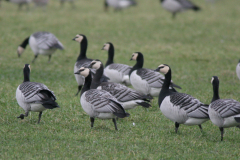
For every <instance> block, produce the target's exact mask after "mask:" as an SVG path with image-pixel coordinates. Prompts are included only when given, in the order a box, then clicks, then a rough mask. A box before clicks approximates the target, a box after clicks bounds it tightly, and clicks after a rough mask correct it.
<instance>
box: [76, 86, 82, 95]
mask: <svg viewBox="0 0 240 160" xmlns="http://www.w3.org/2000/svg"><path fill="white" fill-rule="evenodd" d="M81 89H82V86H78V92H77V93H76V94H75V96H77V95H78V93H79V92H80V91H81Z"/></svg>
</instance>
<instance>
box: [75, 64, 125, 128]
mask: <svg viewBox="0 0 240 160" xmlns="http://www.w3.org/2000/svg"><path fill="white" fill-rule="evenodd" d="M75 74H81V75H82V76H84V77H85V83H84V86H83V89H82V91H81V95H80V103H81V105H82V108H83V110H84V111H85V112H86V113H87V114H88V115H89V116H90V121H91V127H93V124H94V119H95V118H99V119H112V121H113V123H114V126H115V129H116V130H118V129H117V124H116V119H115V118H116V117H119V118H124V117H128V116H129V114H128V113H126V112H125V110H124V108H123V107H122V105H121V104H120V102H118V100H117V99H116V98H115V97H113V96H112V95H111V94H110V93H108V92H107V91H104V90H98V89H90V86H91V83H92V75H91V71H90V69H88V68H84V67H81V68H80V69H79V70H78V71H77V72H75Z"/></svg>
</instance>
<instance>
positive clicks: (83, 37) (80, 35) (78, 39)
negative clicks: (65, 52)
mask: <svg viewBox="0 0 240 160" xmlns="http://www.w3.org/2000/svg"><path fill="white" fill-rule="evenodd" d="M86 39H87V38H86V36H85V35H84V34H77V35H76V36H75V37H74V38H73V39H72V40H74V41H77V42H79V43H81V42H82V41H83V40H86Z"/></svg>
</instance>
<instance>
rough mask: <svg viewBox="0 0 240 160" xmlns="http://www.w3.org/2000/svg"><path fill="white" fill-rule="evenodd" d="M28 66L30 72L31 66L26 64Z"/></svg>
mask: <svg viewBox="0 0 240 160" xmlns="http://www.w3.org/2000/svg"><path fill="white" fill-rule="evenodd" d="M28 68H29V69H30V72H31V67H30V64H29V65H28Z"/></svg>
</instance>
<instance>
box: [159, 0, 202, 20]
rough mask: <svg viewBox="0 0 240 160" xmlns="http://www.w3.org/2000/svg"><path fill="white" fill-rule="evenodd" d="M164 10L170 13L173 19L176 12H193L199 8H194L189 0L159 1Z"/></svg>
mask: <svg viewBox="0 0 240 160" xmlns="http://www.w3.org/2000/svg"><path fill="white" fill-rule="evenodd" d="M160 2H161V5H162V7H163V8H164V9H166V10H167V11H169V12H171V13H172V17H173V18H175V16H176V14H177V13H178V12H182V11H186V10H189V9H192V10H193V11H199V10H200V7H198V6H196V5H195V4H193V3H192V2H190V1H189V0H160Z"/></svg>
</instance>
